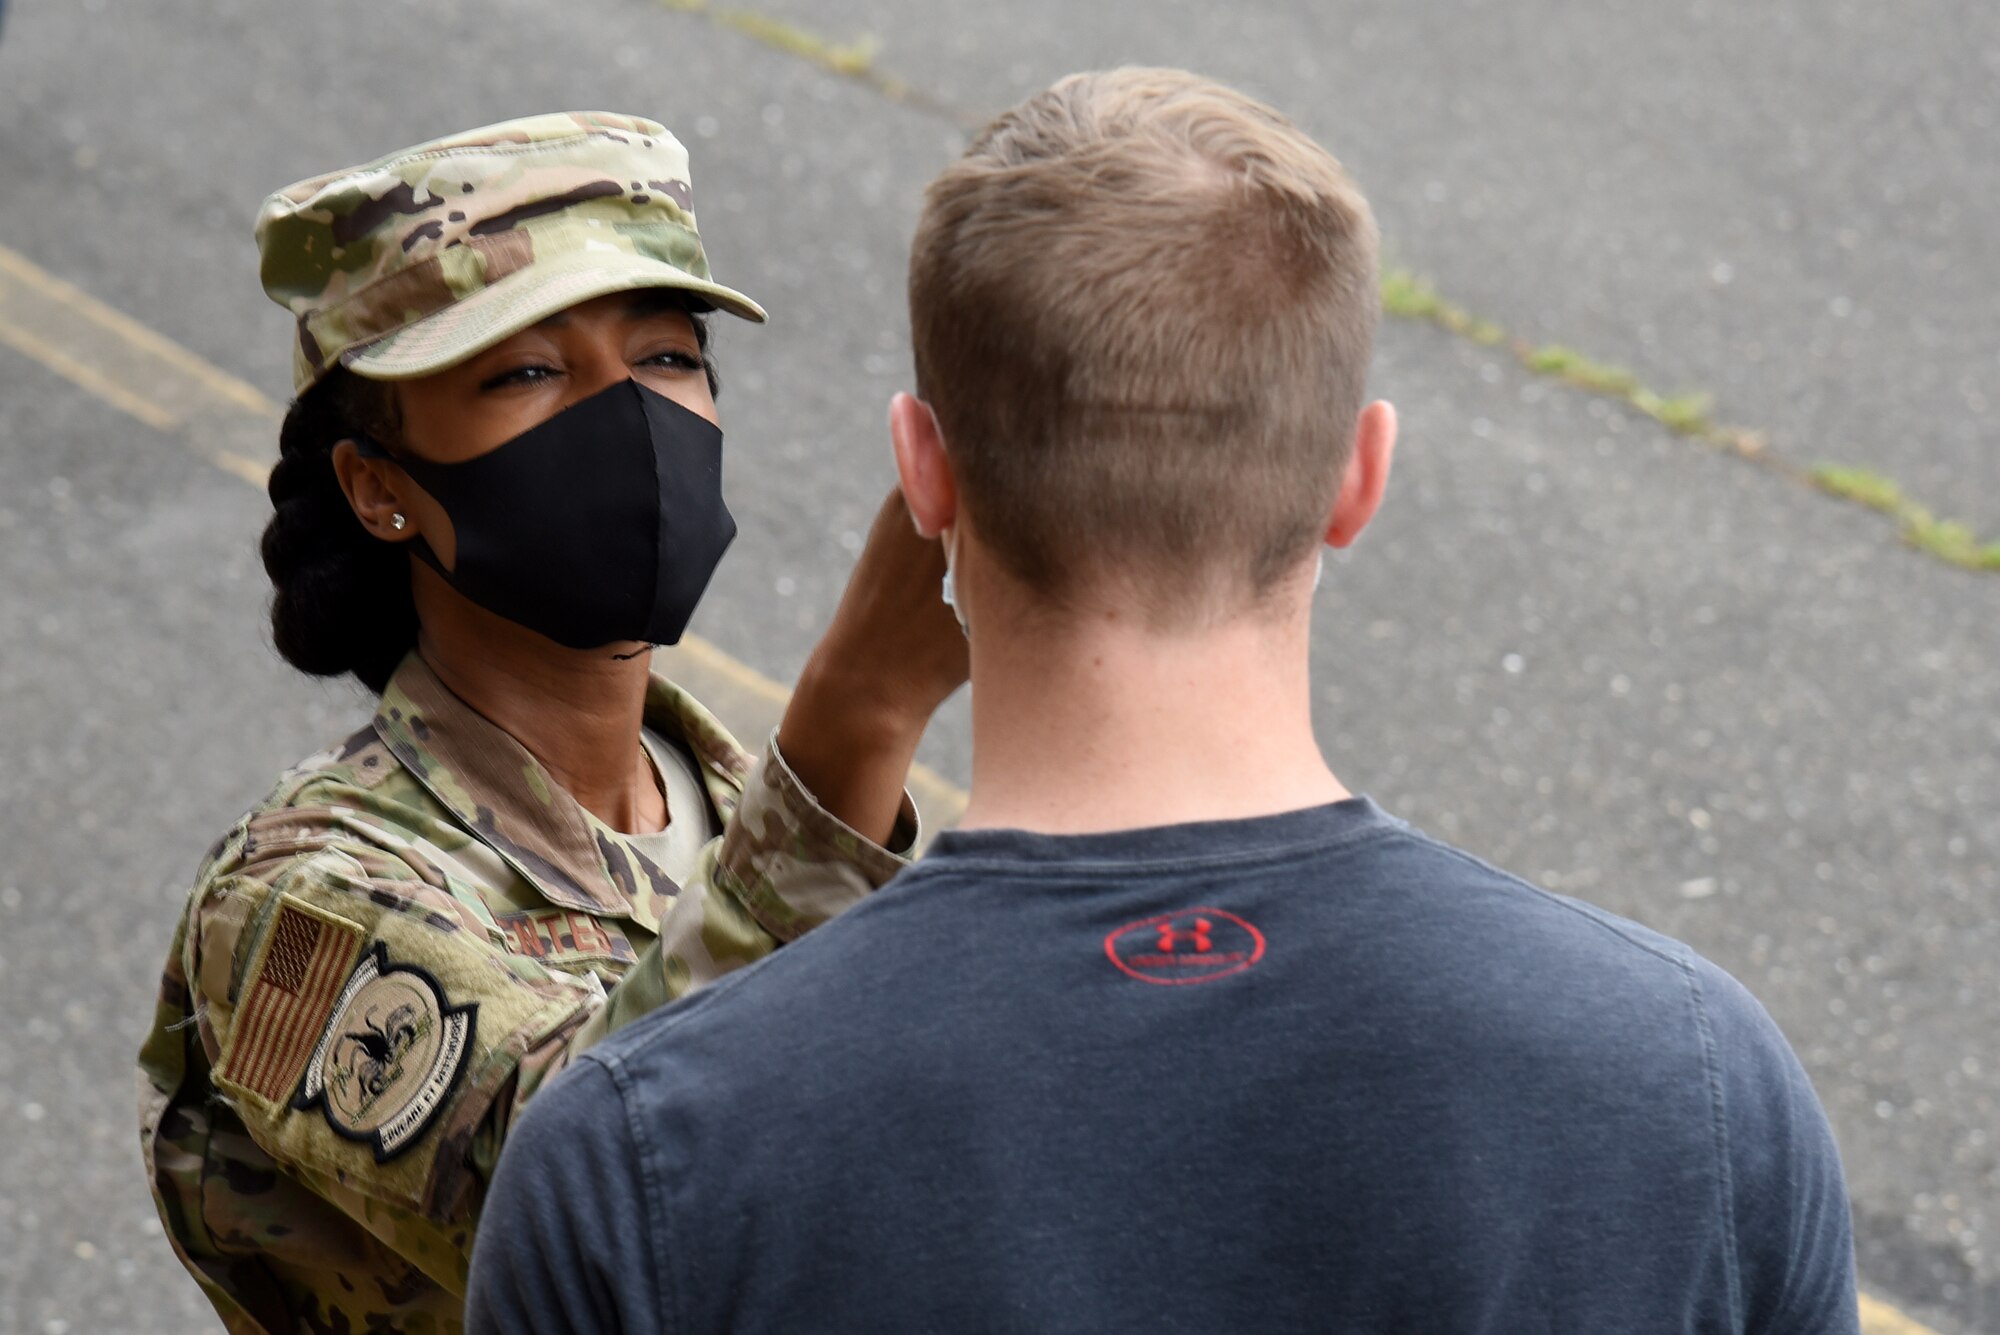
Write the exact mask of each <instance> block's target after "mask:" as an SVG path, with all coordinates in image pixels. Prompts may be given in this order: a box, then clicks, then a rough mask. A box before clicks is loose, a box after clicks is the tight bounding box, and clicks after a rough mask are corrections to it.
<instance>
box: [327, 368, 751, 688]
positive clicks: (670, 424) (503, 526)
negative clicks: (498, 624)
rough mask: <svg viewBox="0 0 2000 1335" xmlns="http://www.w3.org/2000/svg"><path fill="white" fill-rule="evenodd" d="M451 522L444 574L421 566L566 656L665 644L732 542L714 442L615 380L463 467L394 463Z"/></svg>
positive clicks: (717, 435) (424, 552)
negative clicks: (632, 643) (452, 558)
mask: <svg viewBox="0 0 2000 1335" xmlns="http://www.w3.org/2000/svg"><path fill="white" fill-rule="evenodd" d="M359 444H360V447H361V451H362V453H363V454H367V455H372V456H374V457H377V458H385V459H392V460H393V461H394V462H395V463H397V464H398V465H400V466H401V467H402V469H403V471H404V472H406V473H408V474H409V475H410V477H411V478H413V479H414V480H415V481H416V483H417V485H419V486H421V487H422V488H423V489H424V490H425V491H427V492H429V493H430V494H431V495H432V496H433V497H435V498H436V500H437V502H438V504H439V505H442V506H443V507H444V511H445V513H446V514H447V515H449V516H450V517H451V526H452V530H453V532H454V533H455V534H456V535H457V538H458V553H457V555H458V559H457V561H456V562H455V563H454V565H453V567H452V568H451V569H450V570H446V569H445V568H444V564H443V563H442V562H440V561H439V560H438V558H437V554H436V553H435V552H433V551H432V550H431V547H430V544H429V543H427V542H425V541H424V540H423V539H422V538H419V539H417V545H416V552H417V555H418V556H419V557H420V558H422V559H423V560H424V561H425V562H427V563H428V564H429V565H430V566H431V567H432V568H433V569H435V570H436V571H437V572H438V573H439V574H440V575H442V576H444V579H445V582H446V583H448V584H450V585H451V586H452V587H453V588H454V589H457V590H458V591H459V592H460V593H462V594H464V595H465V596H466V597H467V598H470V599H471V600H472V601H473V602H475V603H478V604H479V605H480V606H481V607H483V608H485V609H486V610H487V611H489V612H494V613H497V614H498V615H500V616H503V617H505V618H507V620H509V621H513V622H516V623H518V624H520V625H523V626H526V627H527V628H528V629H529V630H533V631H539V632H540V633H541V634H543V635H546V636H548V637H549V638H550V639H552V640H554V641H555V642H556V643H558V644H565V645H568V646H569V647H570V648H572V649H595V648H597V647H599V646H600V645H605V644H610V643H612V642H613V641H615V640H644V641H647V642H648V643H651V644H672V643H674V642H675V641H677V640H679V639H680V637H681V632H682V631H683V630H685V629H686V628H687V623H688V618H689V617H691V616H693V615H694V609H695V604H697V603H699V602H700V601H701V595H702V591H703V590H704V589H706V588H707V587H708V581H709V577H710V576H712V575H713V574H714V573H715V567H716V566H717V564H718V563H720V562H721V560H722V553H723V552H724V550H726V549H727V548H728V546H729V543H730V540H731V539H732V538H734V537H735V536H736V520H735V519H734V518H732V517H731V516H730V513H729V508H728V507H727V506H726V505H724V504H723V503H722V432H721V430H720V429H719V428H717V427H716V425H715V424H714V423H713V422H710V421H708V420H707V419H706V418H703V417H701V416H700V415H698V414H696V413H692V412H689V411H688V410H687V409H686V408H683V407H681V406H680V405H679V404H678V403H675V402H674V401H673V400H672V399H669V398H667V397H666V396H664V395H661V394H655V393H654V392H653V391H652V390H650V389H647V388H646V387H645V386H643V385H641V384H639V383H638V382H637V381H635V380H625V381H621V382H619V383H618V384H616V385H613V386H611V387H610V388H609V389H606V390H604V391H603V392H601V393H598V394H593V395H591V396H590V397H589V398H587V399H584V400H583V401H582V402H580V403H576V404H572V405H571V406H570V407H568V408H566V409H564V410H563V411H562V412H560V413H558V414H556V415H555V416H554V417H551V418H550V419H549V420H548V421H546V422H543V423H542V424H541V425H540V426H537V427H532V428H530V429H529V430H527V431H524V432H522V433H521V434H520V435H518V436H516V437H514V438H513V439H512V440H510V441H508V442H507V443H506V444H504V445H502V446H500V447H499V448H498V449H496V450H492V451H490V452H488V453H486V454H482V455H480V456H479V457H478V458H477V459H469V460H467V461H466V462H464V463H458V464H439V463H431V462H429V461H427V460H423V459H413V458H409V457H408V456H406V455H391V454H390V453H389V452H388V451H387V450H384V449H383V448H382V447H381V446H380V445H377V444H376V443H375V442H373V441H370V440H365V439H364V440H362V441H360V442H359Z"/></svg>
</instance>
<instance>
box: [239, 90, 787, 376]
mask: <svg viewBox="0 0 2000 1335" xmlns="http://www.w3.org/2000/svg"><path fill="white" fill-rule="evenodd" d="M257 244H258V247H259V250H260V251H261V253H262V255H263V280H264V290H265V291H266V292H267V293H269V294H270V297H271V299H272V300H273V301H276V302H278V303H279V304H280V305H282V306H284V307H285V308H286V309H287V310H289V311H291V313H292V315H293V316H294V317H295V318H296V320H297V321H298V338H297V342H296V343H295V344H294V349H293V351H294V357H293V368H292V370H293V381H294V384H295V385H296V387H297V388H298V389H299V390H301V391H303V390H304V389H305V388H306V387H307V386H309V385H311V384H312V383H313V382H314V381H316V380H318V379H319V378H320V377H321V376H322V375H324V374H325V373H326V371H327V369H328V368H329V367H331V366H334V365H336V364H344V365H346V366H348V367H349V368H350V369H352V370H354V371H356V372H357V373H359V374H361V375H365V376H369V377H372V378H374V379H379V380H399V379H407V378H410V377H413V376H421V375H429V374H431V373H432V372H435V371H440V370H443V369H445V368H446V367H448V366H453V365H456V364H457V363H458V362H461V361H463V360H465V359H466V358H467V357H470V356H472V355H473V354H474V353H476V352H479V351H481V350H483V349H485V348H488V347H491V346H492V345H493V344H495V343H497V342H499V341H500V340H502V339H504V338H508V337H510V336H512V335H513V334H516V333H519V332H520V331H521V330H523V329H526V328H527V327H528V326H530V325H532V324H534V323H536V322H537V321H539V320H541V319H544V318H546V317H547V316H550V315H553V314H555V313H556V312H557V311H560V310H564V309H567V308H568V307H570V306H574V305H575V304H577V303H578V302H580V301H587V300H589V299H591V298H592V297H599V296H603V295H605V294H607V293H611V292H622V291H626V290H628V289H632V288H642V287H666V288H674V289H678V290H680V291H684V292H688V293H690V294H691V295H692V296H694V297H695V298H696V299H697V300H698V301H700V302H701V303H703V304H705V305H710V306H714V307H717V308H720V309H722V310H726V311H729V312H730V313H731V314H734V315H740V316H742V317H743V318H744V319H747V320H756V321H761V320H763V319H764V311H763V308H762V307H760V306H759V305H758V304H757V303H756V302H754V301H752V300H750V298H748V297H746V296H744V295H743V294H742V293H741V292H737V291H735V290H734V289H732V288H728V287H724V286H722V285H721V284H720V283H717V282H715V281H714V279H713V278H712V277H711V275H710V273H709V267H708V257H707V254H706V252H705V251H704V250H703V248H702V243H701V236H700V234H699V233H698V232H697V231H696V229H695V216H694V193H693V185H692V182H691V178H690V176H689V172H688V155H687V150H686V149H685V148H683V147H682V146H681V143H680V141H679V140H677V139H675V138H674V136H673V135H671V134H670V133H668V132H667V130H666V129H665V128H664V127H663V126H661V125H659V124H658V123H656V122H654V121H649V120H643V119H641V118H639V117H636V116H617V115H611V114H609V113H606V112H596V111H585V112H562V113H558V114H554V115H547V116H531V117H527V118H525V119H522V120H514V121H506V122H503V123H501V124H499V125H491V126H487V127H485V128H483V129H478V130H468V131H466V132H465V133H464V134H457V135H452V136H450V137H448V138H444V139H436V140H432V141H431V142H429V143H424V144H418V145H417V146H416V147H414V148H408V149H404V150H402V151H401V152H398V153H394V154H391V155H389V156H388V157H385V158H381V159H378V160H377V161H375V162H372V163H369V164H367V165H365V166H361V167H350V168H345V169H343V170H341V171H336V172H329V173H327V174H325V175H323V176H316V177H313V178H312V179H310V180H306V181H300V182H299V183H297V184H296V185H292V186H289V187H287V188H286V189H284V190H281V191H279V192H278V193H276V194H274V195H272V196H271V197H270V198H269V199H267V200H265V201H264V207H263V209H262V210H261V211H260V212H259V214H258V216H257Z"/></svg>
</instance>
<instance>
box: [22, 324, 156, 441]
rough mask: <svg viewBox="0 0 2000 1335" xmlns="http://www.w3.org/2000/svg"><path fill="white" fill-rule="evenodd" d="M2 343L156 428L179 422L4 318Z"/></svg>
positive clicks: (152, 404)
mask: <svg viewBox="0 0 2000 1335" xmlns="http://www.w3.org/2000/svg"><path fill="white" fill-rule="evenodd" d="M5 301H6V293H5V291H4V290H0V303H5ZM5 310H6V306H5V305H4V304H0V312H4V311H5ZM0 343H5V344H6V345H7V346H8V347H10V348H13V349H14V350H15V351H16V352H22V353H26V354H27V355H28V356H30V357H32V358H34V359H35V360H36V361H38V362H40V363H41V364H42V365H44V366H46V367H48V368H49V369H50V370H51V371H54V372H55V373H56V374H57V375H59V376H62V377H63V378H64V379H66V380H69V381H72V382H74V383H75V384H77V385H78V386H80V387H82V388H84V389H87V390H89V391H90V392H91V393H92V394H95V395H96V396H97V397H98V398H100V399H103V400H104V401H105V402H106V403H108V404H110V405H111V406H112V407H114V408H116V409H117V410H118V411H119V412H121V413H124V414H126V415H127V416H130V417H136V418H138V419H139V420H140V421H141V422H144V423H145V424H146V425H147V426H149V427H152V428H153V429H154V430H155V431H172V430H173V429H174V428H175V427H177V426H179V425H180V419H179V418H177V417H176V416H174V414H173V413H171V412H169V411H167V409H165V408H163V407H161V406H160V405H159V404H157V403H154V402H152V401H151V400H150V399H147V398H145V397H143V396H141V395H139V394H135V393H133V392H132V391H131V390H129V389H127V388H126V387H125V386H123V385H121V384H119V383H118V382H117V381H116V380H113V379H112V378H111V377H109V376H107V375H105V374H104V373H103V372H101V371H99V370H98V369H97V368H96V367H94V366H91V365H90V364H89V363H87V362H80V361H78V360H77V359H76V358H74V357H72V356H70V355H69V354H68V353H66V352H64V351H63V350H62V349H61V348H58V347H53V346H51V345H50V344H48V343H46V342H44V341H42V340H41V339H39V338H37V337H36V336H35V335H33V334H31V333H29V332H28V330H26V329H25V328H23V327H22V326H20V325H18V324H12V323H9V322H7V321H6V320H5V319H3V318H0Z"/></svg>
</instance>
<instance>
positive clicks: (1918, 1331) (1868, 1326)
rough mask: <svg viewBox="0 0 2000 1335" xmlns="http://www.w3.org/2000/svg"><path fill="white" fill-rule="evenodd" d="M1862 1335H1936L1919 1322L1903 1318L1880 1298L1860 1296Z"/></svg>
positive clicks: (1900, 1313)
mask: <svg viewBox="0 0 2000 1335" xmlns="http://www.w3.org/2000/svg"><path fill="white" fill-rule="evenodd" d="M1861 1332H1862V1335H1938V1333H1937V1332H1936V1331H1934V1330H1932V1329H1931V1328H1930V1327H1929V1326H1926V1325H1925V1324H1924V1323H1923V1322H1921V1321H1915V1320H1912V1319H1911V1318H1909V1317H1907V1316H1904V1315H1903V1314H1902V1312H1900V1311H1898V1310H1897V1309H1896V1308H1893V1307H1891V1306H1889V1304H1887V1303H1885V1302H1883V1301H1882V1300H1881V1299H1880V1298H1871V1297H1869V1296H1868V1295H1867V1294H1865V1293H1864V1294H1862V1295H1861Z"/></svg>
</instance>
